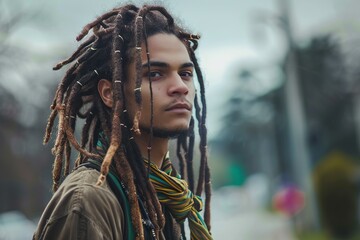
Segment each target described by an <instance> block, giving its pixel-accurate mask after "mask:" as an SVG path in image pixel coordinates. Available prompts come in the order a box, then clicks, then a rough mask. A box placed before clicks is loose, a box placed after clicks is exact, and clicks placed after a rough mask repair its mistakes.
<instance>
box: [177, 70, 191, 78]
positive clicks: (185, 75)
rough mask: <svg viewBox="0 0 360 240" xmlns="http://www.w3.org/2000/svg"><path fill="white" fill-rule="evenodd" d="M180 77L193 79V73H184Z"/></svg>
mask: <svg viewBox="0 0 360 240" xmlns="http://www.w3.org/2000/svg"><path fill="white" fill-rule="evenodd" d="M180 76H181V77H182V78H192V77H193V73H192V72H191V71H184V72H181V73H180Z"/></svg>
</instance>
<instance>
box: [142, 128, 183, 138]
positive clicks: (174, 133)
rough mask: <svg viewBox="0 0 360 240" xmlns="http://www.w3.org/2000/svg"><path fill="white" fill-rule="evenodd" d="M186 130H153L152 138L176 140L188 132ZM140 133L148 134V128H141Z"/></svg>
mask: <svg viewBox="0 0 360 240" xmlns="http://www.w3.org/2000/svg"><path fill="white" fill-rule="evenodd" d="M188 130H189V129H188V128H182V129H175V130H173V129H163V128H153V136H154V137H157V138H177V137H178V136H179V135H181V134H185V133H187V132H188ZM141 131H144V132H146V133H150V129H149V128H141Z"/></svg>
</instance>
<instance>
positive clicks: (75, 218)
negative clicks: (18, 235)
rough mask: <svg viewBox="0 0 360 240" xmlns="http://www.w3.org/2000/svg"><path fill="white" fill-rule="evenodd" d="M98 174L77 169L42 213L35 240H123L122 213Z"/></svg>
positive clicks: (115, 199) (107, 186)
mask: <svg viewBox="0 0 360 240" xmlns="http://www.w3.org/2000/svg"><path fill="white" fill-rule="evenodd" d="M98 176H99V172H98V171H97V170H94V169H88V168H86V167H80V168H79V169H77V170H75V171H74V172H73V173H71V174H70V175H69V176H68V177H67V178H66V179H65V180H64V182H63V183H62V184H61V186H60V187H59V189H58V190H57V191H56V192H55V194H54V195H53V197H52V199H51V200H50V202H49V203H48V205H47V206H46V208H45V211H44V212H43V214H42V216H41V218H40V221H39V224H38V228H37V230H36V232H35V234H34V239H36V240H38V239H46V240H48V239H51V240H52V239H87V240H92V239H123V230H124V227H125V226H124V214H123V210H122V208H121V206H120V204H119V202H118V200H117V198H116V196H115V195H114V194H113V192H112V191H111V189H110V187H109V185H108V184H107V182H105V184H104V185H103V186H96V185H95V184H96V181H97V179H98Z"/></svg>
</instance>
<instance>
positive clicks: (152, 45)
mask: <svg viewBox="0 0 360 240" xmlns="http://www.w3.org/2000/svg"><path fill="white" fill-rule="evenodd" d="M147 43H148V51H149V54H150V59H151V61H162V62H166V63H168V64H172V63H173V64H177V63H179V64H182V63H184V62H189V61H190V56H189V53H188V50H187V48H186V47H185V45H184V43H183V42H181V41H180V39H178V38H177V37H176V36H175V35H173V34H166V33H158V34H155V35H152V36H150V37H148V39H147ZM142 49H143V52H142V62H147V56H146V51H145V44H143V46H142Z"/></svg>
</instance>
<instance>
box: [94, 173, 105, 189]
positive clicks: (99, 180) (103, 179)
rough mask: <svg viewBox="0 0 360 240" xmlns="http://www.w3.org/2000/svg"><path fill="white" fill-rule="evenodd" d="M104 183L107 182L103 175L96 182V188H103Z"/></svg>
mask: <svg viewBox="0 0 360 240" xmlns="http://www.w3.org/2000/svg"><path fill="white" fill-rule="evenodd" d="M104 182H105V175H104V174H102V173H101V174H100V176H99V178H98V180H97V182H96V186H99V187H101V186H102V185H103V184H104Z"/></svg>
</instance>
